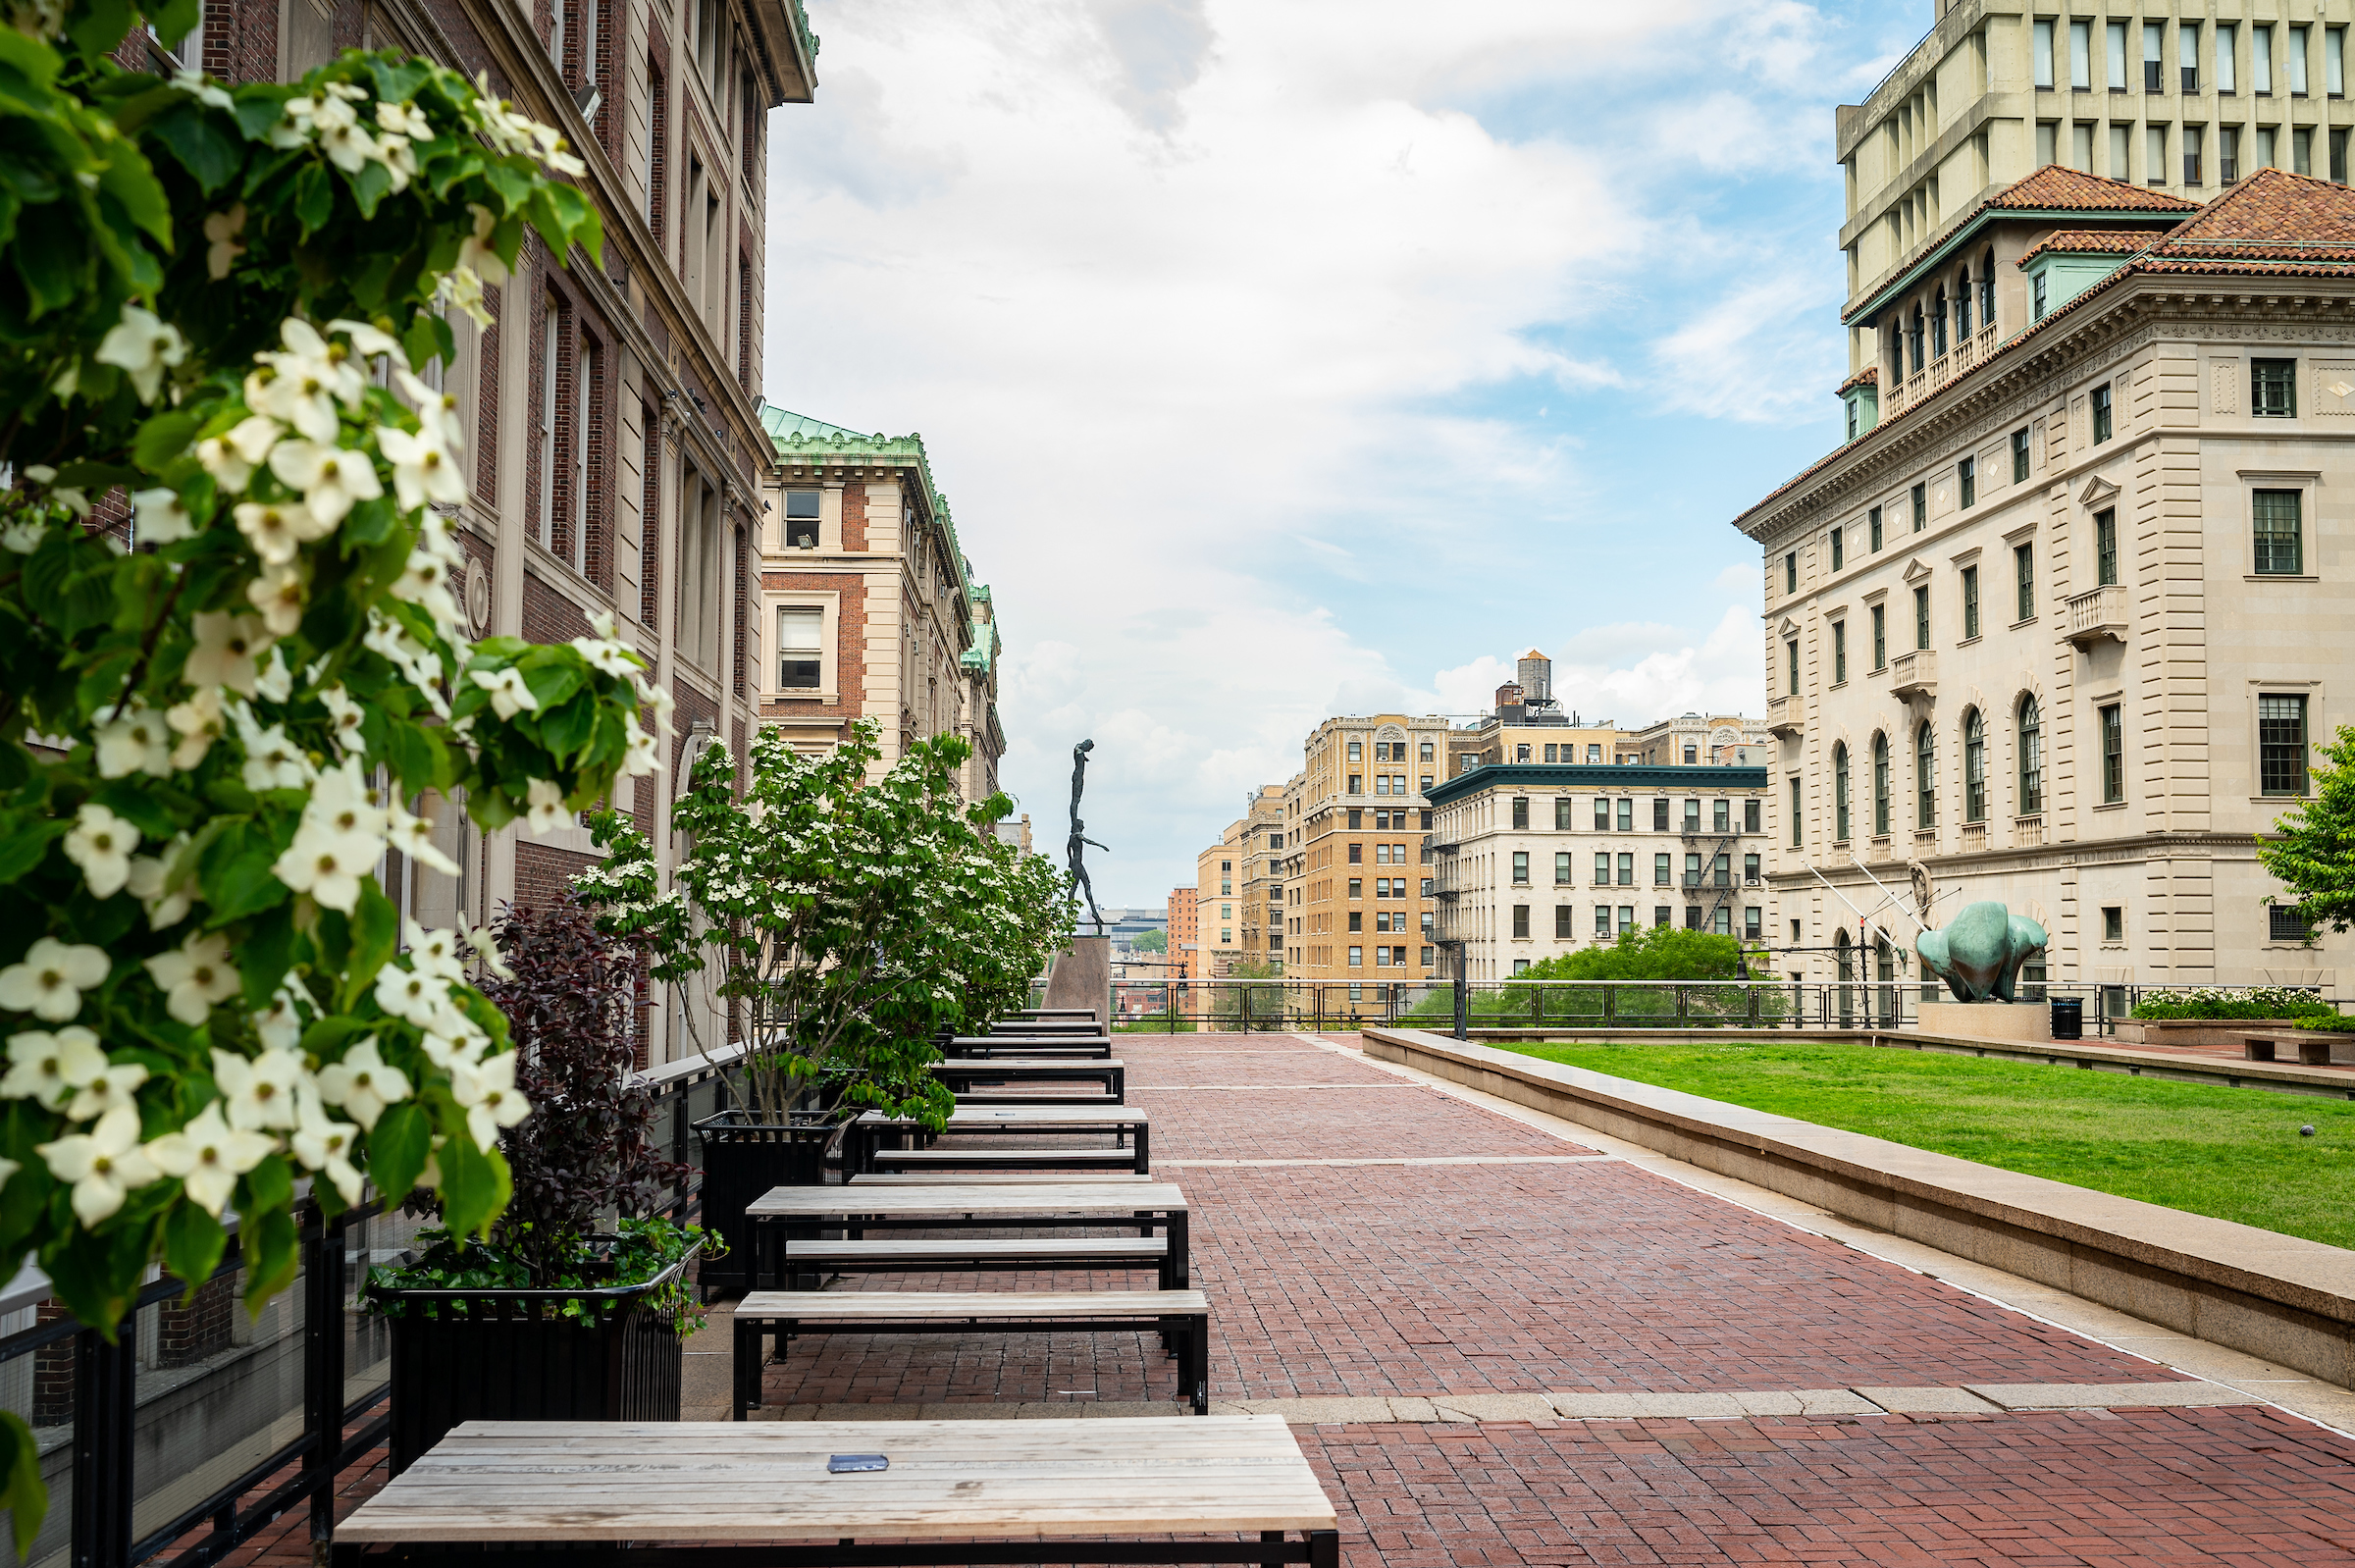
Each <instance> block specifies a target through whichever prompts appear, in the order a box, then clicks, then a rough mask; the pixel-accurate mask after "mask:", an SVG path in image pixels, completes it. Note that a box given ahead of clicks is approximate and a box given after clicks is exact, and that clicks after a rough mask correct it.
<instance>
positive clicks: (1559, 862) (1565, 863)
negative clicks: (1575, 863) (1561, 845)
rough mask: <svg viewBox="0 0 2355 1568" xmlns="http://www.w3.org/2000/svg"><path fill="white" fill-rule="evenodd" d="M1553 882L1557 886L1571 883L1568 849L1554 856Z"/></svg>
mask: <svg viewBox="0 0 2355 1568" xmlns="http://www.w3.org/2000/svg"><path fill="white" fill-rule="evenodd" d="M1553 882H1554V885H1555V886H1556V887H1566V886H1568V885H1569V882H1570V852H1569V851H1568V850H1562V851H1560V852H1559V853H1557V854H1556V855H1555V856H1554V858H1553Z"/></svg>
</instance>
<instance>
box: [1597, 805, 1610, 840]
mask: <svg viewBox="0 0 2355 1568" xmlns="http://www.w3.org/2000/svg"><path fill="white" fill-rule="evenodd" d="M1610 830H1611V803H1610V800H1609V798H1608V797H1598V798H1597V799H1596V802H1595V831H1596V832H1597V833H1608V832H1609V831H1610Z"/></svg>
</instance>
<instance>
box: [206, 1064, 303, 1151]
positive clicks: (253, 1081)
mask: <svg viewBox="0 0 2355 1568" xmlns="http://www.w3.org/2000/svg"><path fill="white" fill-rule="evenodd" d="M302 1077H303V1071H302V1058H301V1057H299V1056H297V1055H295V1054H294V1053H293V1052H292V1051H264V1052H263V1053H262V1054H261V1055H260V1056H256V1057H243V1056H238V1055H237V1054H236V1053H235V1052H234V1051H223V1050H220V1049H217V1048H216V1049H215V1050H214V1052H213V1081H214V1082H215V1083H216V1084H219V1085H220V1088H221V1097H222V1099H223V1100H224V1101H225V1102H226V1103H227V1105H228V1115H229V1124H230V1125H231V1126H233V1127H237V1128H239V1129H241V1130H243V1131H246V1132H259V1131H262V1130H263V1129H265V1128H268V1127H290V1126H292V1125H293V1124H294V1085H295V1084H297V1083H299V1082H301V1081H302Z"/></svg>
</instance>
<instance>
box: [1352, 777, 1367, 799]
mask: <svg viewBox="0 0 2355 1568" xmlns="http://www.w3.org/2000/svg"><path fill="white" fill-rule="evenodd" d="M1349 793H1350V794H1352V795H1363V794H1365V793H1366V776H1365V774H1363V773H1352V774H1350V775H1349Z"/></svg>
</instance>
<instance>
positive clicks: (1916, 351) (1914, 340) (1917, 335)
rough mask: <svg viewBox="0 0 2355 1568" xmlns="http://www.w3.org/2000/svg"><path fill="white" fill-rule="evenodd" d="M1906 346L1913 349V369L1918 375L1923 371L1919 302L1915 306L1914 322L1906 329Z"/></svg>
mask: <svg viewBox="0 0 2355 1568" xmlns="http://www.w3.org/2000/svg"><path fill="white" fill-rule="evenodd" d="M1906 339H1907V343H1906V346H1907V347H1908V348H1909V349H1910V350H1911V351H1912V359H1913V370H1914V372H1915V374H1917V375H1918V374H1919V373H1920V371H1921V306H1920V305H1918V304H1917V305H1915V306H1914V307H1913V322H1912V325H1911V326H1910V327H1908V328H1907V329H1906Z"/></svg>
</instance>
